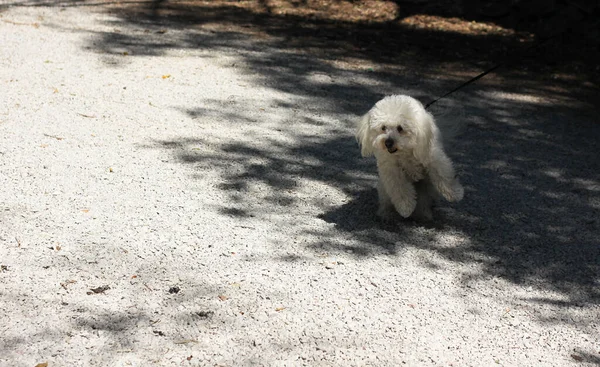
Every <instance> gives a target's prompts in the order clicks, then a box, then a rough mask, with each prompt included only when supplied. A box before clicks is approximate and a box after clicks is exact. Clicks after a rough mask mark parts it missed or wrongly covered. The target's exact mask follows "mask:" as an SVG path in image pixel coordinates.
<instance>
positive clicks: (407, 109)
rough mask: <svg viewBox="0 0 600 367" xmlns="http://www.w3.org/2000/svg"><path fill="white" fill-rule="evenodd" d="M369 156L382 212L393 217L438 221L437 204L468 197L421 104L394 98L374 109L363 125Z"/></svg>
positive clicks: (363, 145)
mask: <svg viewBox="0 0 600 367" xmlns="http://www.w3.org/2000/svg"><path fill="white" fill-rule="evenodd" d="M356 139H357V140H358V142H359V144H360V146H361V153H362V155H363V157H368V156H371V155H375V158H376V159H377V170H378V172H379V184H378V185H377V190H378V192H379V210H378V212H377V214H378V215H379V216H381V217H384V218H387V217H389V216H390V214H391V213H392V212H393V210H394V209H395V210H396V211H397V212H398V213H400V215H401V216H403V217H405V218H407V217H409V216H413V217H415V218H417V219H427V220H430V219H432V211H431V206H432V203H433V199H434V198H435V197H437V196H438V194H439V195H441V196H442V197H444V198H445V199H446V200H448V201H459V200H461V199H462V198H463V195H464V189H463V187H462V185H461V184H460V182H459V181H458V179H457V178H456V174H455V173H454V168H453V166H452V161H451V160H450V158H448V156H447V155H446V153H445V152H444V149H443V145H442V140H441V134H440V131H439V129H438V127H437V125H436V124H435V120H434V119H433V116H432V115H431V114H430V113H428V112H427V111H426V110H425V108H424V107H423V105H422V104H421V103H420V102H419V101H417V100H416V99H414V98H412V97H409V96H404V95H393V96H388V97H385V98H384V99H382V100H380V101H379V102H377V103H376V104H375V106H373V108H371V110H370V111H369V112H367V114H366V115H364V116H363V117H362V118H361V119H360V121H359V123H358V131H357V133H356Z"/></svg>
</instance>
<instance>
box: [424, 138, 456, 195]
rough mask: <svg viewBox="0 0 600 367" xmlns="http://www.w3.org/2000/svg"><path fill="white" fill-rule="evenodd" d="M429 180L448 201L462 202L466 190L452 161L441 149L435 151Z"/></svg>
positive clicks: (430, 166) (430, 165)
mask: <svg viewBox="0 0 600 367" xmlns="http://www.w3.org/2000/svg"><path fill="white" fill-rule="evenodd" d="M429 179H430V180H431V183H432V184H433V186H434V187H435V188H436V190H437V191H438V192H439V193H440V194H441V195H442V196H443V197H444V198H445V199H446V200H448V201H460V200H462V198H463V196H464V194H465V190H464V189H463V187H462V185H461V184H460V182H459V181H458V178H456V173H455V172H454V167H452V161H451V160H450V158H448V156H447V155H446V153H444V151H443V150H441V149H435V151H434V154H432V159H431V162H430V164H429Z"/></svg>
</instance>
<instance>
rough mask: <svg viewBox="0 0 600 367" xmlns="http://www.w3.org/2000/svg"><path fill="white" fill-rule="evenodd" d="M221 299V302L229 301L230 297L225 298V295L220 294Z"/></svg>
mask: <svg viewBox="0 0 600 367" xmlns="http://www.w3.org/2000/svg"><path fill="white" fill-rule="evenodd" d="M219 299H220V300H221V301H227V300H228V299H229V297H227V296H224V295H222V294H220V295H219Z"/></svg>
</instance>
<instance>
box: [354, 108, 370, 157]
mask: <svg viewBox="0 0 600 367" xmlns="http://www.w3.org/2000/svg"><path fill="white" fill-rule="evenodd" d="M370 125H371V111H369V112H367V113H366V114H365V115H363V116H362V117H361V118H360V120H359V121H358V126H357V130H356V141H358V144H359V145H360V153H361V154H362V156H363V157H370V156H372V155H373V153H374V152H373V141H372V139H371V126H370Z"/></svg>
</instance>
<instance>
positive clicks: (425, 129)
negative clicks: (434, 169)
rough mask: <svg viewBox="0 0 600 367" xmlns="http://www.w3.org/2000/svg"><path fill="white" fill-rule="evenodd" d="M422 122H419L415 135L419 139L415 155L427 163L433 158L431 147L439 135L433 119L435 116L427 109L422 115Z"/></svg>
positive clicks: (421, 161) (418, 159)
mask: <svg viewBox="0 0 600 367" xmlns="http://www.w3.org/2000/svg"><path fill="white" fill-rule="evenodd" d="M420 121H421V123H420V124H418V126H417V129H416V132H415V135H416V139H417V146H416V147H415V149H414V152H413V154H414V156H415V158H416V159H417V161H419V162H420V163H422V164H425V165H427V164H428V163H429V161H430V160H431V149H432V148H433V144H434V141H435V139H436V138H437V135H438V134H439V133H438V131H437V127H436V126H435V122H434V120H433V116H432V115H431V114H430V113H428V112H427V111H423V114H422V117H421V118H420Z"/></svg>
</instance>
